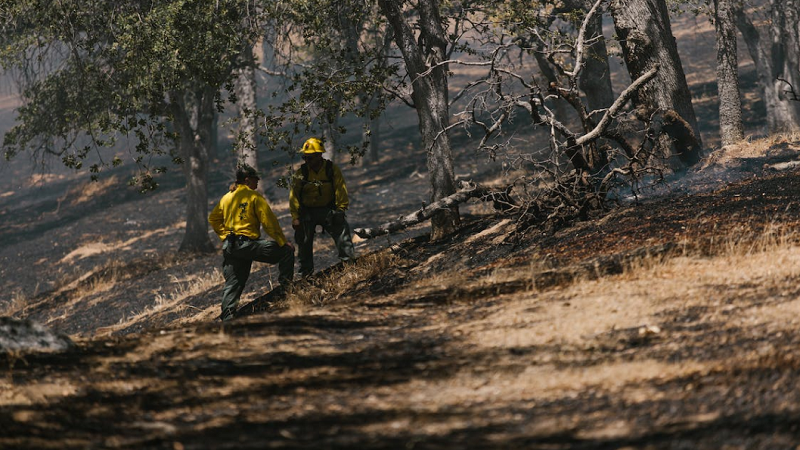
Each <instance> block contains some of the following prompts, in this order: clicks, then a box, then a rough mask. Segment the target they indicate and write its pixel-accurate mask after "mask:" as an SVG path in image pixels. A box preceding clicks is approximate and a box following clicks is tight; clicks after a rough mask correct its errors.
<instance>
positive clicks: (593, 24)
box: [564, 0, 614, 112]
mask: <svg viewBox="0 0 800 450" xmlns="http://www.w3.org/2000/svg"><path fill="white" fill-rule="evenodd" d="M564 3H565V5H566V6H567V7H569V8H571V9H579V10H581V11H583V12H588V11H589V10H591V8H592V4H593V2H592V1H591V0H567V1H565V2H564ZM586 37H587V38H588V39H592V44H591V45H590V46H589V47H588V51H587V53H586V61H585V66H584V69H583V72H582V73H581V77H580V87H581V90H582V91H583V93H584V94H585V95H586V104H587V106H588V108H589V111H590V112H591V111H597V110H600V109H605V108H608V107H609V106H611V104H612V103H614V90H613V89H612V87H611V70H610V69H609V67H608V49H607V48H606V40H605V38H604V37H603V15H602V14H596V15H594V16H593V17H592V18H591V20H590V21H589V26H588V27H587V28H586Z"/></svg>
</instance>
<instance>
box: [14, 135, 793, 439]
mask: <svg viewBox="0 0 800 450" xmlns="http://www.w3.org/2000/svg"><path fill="white" fill-rule="evenodd" d="M755 147H757V146H754V145H744V146H742V147H739V148H728V149H726V150H725V151H724V152H723V151H721V152H717V153H715V154H714V155H712V157H711V158H709V159H708V160H707V161H706V165H705V166H704V167H701V168H698V169H697V170H695V171H694V172H693V173H691V174H689V175H688V176H687V177H685V178H683V179H682V180H683V182H684V183H683V184H682V185H674V186H673V188H674V189H673V190H672V191H671V192H670V193H669V194H668V195H666V196H657V195H654V197H653V198H652V199H650V200H648V201H646V202H643V203H641V204H638V205H628V206H623V207H620V208H618V209H616V210H614V211H613V212H611V213H610V214H609V215H607V216H606V217H604V218H602V219H601V220H598V221H595V222H587V223H581V224H578V225H576V226H574V227H571V228H567V229H564V230H562V231H560V232H558V233H556V234H553V235H547V234H541V233H537V231H536V230H534V229H528V230H527V231H525V232H521V231H522V230H519V229H517V225H516V223H515V222H514V221H513V220H511V219H509V218H504V217H502V216H496V215H493V214H484V215H481V216H480V217H478V216H475V217H471V218H467V220H466V221H465V222H466V223H465V226H464V227H463V229H462V230H461V231H460V232H459V233H458V234H456V235H454V236H452V237H450V238H449V239H447V240H445V241H442V242H435V243H432V242H428V240H427V237H426V236H425V235H424V234H423V235H420V236H419V237H409V238H406V239H404V240H402V241H400V242H396V243H394V244H392V245H387V246H384V247H380V248H379V249H378V250H375V251H372V252H369V251H363V252H362V257H361V260H360V261H359V263H358V264H357V266H356V267H355V268H353V269H352V270H350V271H348V272H341V271H338V270H337V269H336V268H333V269H330V270H329V271H328V272H329V274H330V276H327V275H323V276H321V277H320V278H319V280H318V281H317V285H316V286H314V285H310V286H306V287H305V289H304V290H303V293H297V294H296V295H290V296H289V297H288V298H287V299H271V298H269V296H264V297H260V298H257V299H255V300H254V301H253V302H252V303H250V304H249V306H250V307H251V309H250V310H245V312H244V313H243V314H242V317H240V318H238V319H236V320H234V321H233V322H232V323H230V324H226V325H225V326H222V325H221V324H220V323H219V322H215V321H214V320H213V317H212V315H213V313H212V310H215V309H216V308H217V307H218V306H217V304H216V303H217V301H218V298H219V280H218V279H215V280H213V283H211V285H210V286H208V287H207V288H206V289H207V292H204V293H201V294H197V295H194V296H190V297H188V298H185V299H183V300H181V302H180V303H182V304H183V305H184V306H185V308H184V309H181V308H177V307H173V308H171V309H170V308H168V307H167V308H165V310H171V311H172V314H173V315H172V316H170V315H169V314H167V313H163V314H159V313H158V312H157V311H150V312H147V311H145V312H144V313H142V315H143V316H147V317H148V319H146V320H143V319H142V320H138V321H136V322H135V323H136V324H138V326H140V328H139V329H137V330H135V331H136V332H132V331H133V330H130V329H128V328H126V327H116V328H115V327H112V328H113V333H112V330H105V331H104V330H102V329H98V330H96V331H97V335H96V336H95V337H80V336H81V334H80V333H78V334H76V335H75V334H74V335H73V338H74V339H75V341H76V346H75V348H74V349H72V350H70V351H67V352H63V353H58V354H53V355H48V354H26V355H20V354H13V353H12V354H9V355H7V357H6V358H5V359H4V360H3V362H2V365H3V372H4V373H5V374H6V375H5V377H4V378H3V380H2V381H0V383H2V386H3V389H2V390H0V423H2V425H3V426H2V427H0V430H1V431H0V446H2V447H4V448H343V449H344V448H348V449H351V448H386V449H396V448H619V447H628V448H721V447H726V448H793V446H794V444H795V443H796V442H798V439H800V430H798V427H797V424H798V423H800V421H799V420H800V411H798V409H797V405H798V404H800V399H798V398H797V395H798V390H797V389H796V387H797V383H798V382H800V379H799V378H798V373H800V372H798V361H800V351H798V348H799V347H798V345H797V344H798V341H800V334H798V332H797V324H796V321H797V319H796V317H797V312H798V311H799V310H800V289H799V288H798V287H797V280H798V277H800V272H799V271H798V267H800V264H798V263H800V246H798V239H797V238H798V235H797V231H796V230H797V224H798V218H800V215H799V214H798V206H797V203H796V199H797V198H799V197H798V196H800V181H798V180H800V178H798V175H800V173H798V171H797V170H796V169H793V167H796V165H797V164H798V158H800V143H798V142H796V141H777V142H772V143H766V144H764V145H761V146H760V147H758V148H755ZM165 201H166V200H165ZM62 204H63V203H62ZM62 207H63V206H62ZM165 220H167V221H168V219H165ZM163 233H164V234H167V233H168V232H163ZM149 236H154V237H157V236H159V232H153V233H152V234H149ZM134 246H135V245H131V247H134ZM167 259H168V258H167ZM78 260H79V259H78V258H77V257H76V262H77V261H78ZM144 260H145V261H146V260H147V258H146V257H144ZM131 261H138V260H136V259H133V260H131ZM161 264H165V265H167V263H166V262H164V261H163V260H162V261H161ZM193 265H198V266H200V267H203V266H202V260H194V261H188V262H186V261H182V262H181V263H180V264H177V265H174V266H173V269H174V270H176V271H178V270H182V271H185V272H184V273H195V272H191V271H193V270H194V271H196V270H197V269H192V268H191V267H192V266H193ZM178 267H180V269H178ZM186 267H190V268H188V269H187V268H186ZM116 270H117V274H116V278H115V281H116V283H119V284H122V285H124V286H126V287H125V289H132V288H133V287H136V288H137V289H139V291H138V293H137V294H136V295H142V296H146V294H144V293H145V292H147V289H148V287H149V289H151V291H150V292H151V293H150V294H149V295H150V297H149V298H150V299H151V300H152V298H153V297H152V296H153V291H154V286H153V285H152V284H151V283H154V282H155V281H154V280H152V279H151V278H148V277H149V276H150V275H142V274H143V273H144V274H147V273H150V274H154V273H162V272H161V271H159V270H156V269H155V268H153V267H148V266H147V265H146V264H144V263H141V265H137V264H135V263H133V262H129V263H128V264H127V265H126V264H124V263H123V264H121V265H120V266H118V267H117V269H116ZM148 271H150V272H148ZM95 276H96V277H97V279H98V280H99V279H100V278H101V277H100V274H98V273H97V272H95ZM162 276H163V274H162ZM174 276H175V277H176V278H177V277H178V276H179V275H174ZM126 277H139V278H137V281H136V282H135V283H132V284H125V280H126ZM90 278H91V277H90ZM217 278H218V277H217ZM262 279H263V275H262ZM87 282H88V281H87ZM78 284H80V283H78ZM98 284H99V281H98V282H96V283H95V285H94V286H95V288H97V286H98ZM146 285H147V286H146ZM322 287H324V288H325V289H326V290H325V291H322V290H321V288H322ZM259 289H260V290H259V292H263V287H261V288H259ZM99 290H100V291H103V294H102V295H101V294H98V296H97V297H96V298H97V299H98V300H96V301H98V302H99V301H101V300H99V299H101V298H105V299H107V301H109V302H112V303H113V301H114V300H113V299H114V298H115V297H114V294H113V292H114V287H109V288H106V289H99ZM64 295H65V297H69V294H64ZM134 296H135V295H134ZM134 296H127V295H126V296H124V298H126V299H129V298H132V297H134ZM204 302H205V303H204ZM190 305H194V306H190ZM104 307H110V304H108V305H104ZM81 308H84V309H81ZM153 308H154V309H155V307H154V306H153ZM34 309H35V308H34ZM103 309H104V308H102V307H99V306H98V305H95V306H94V307H93V308H90V307H85V306H84V305H82V302H76V303H75V304H74V305H72V309H71V310H70V309H65V312H64V313H63V317H59V318H56V319H55V320H51V321H50V324H51V325H52V326H53V327H54V328H57V329H58V328H60V327H70V326H73V327H80V326H81V321H83V322H82V323H83V324H84V325H83V326H84V327H91V326H92V324H96V323H99V320H100V319H99V318H98V317H94V316H97V315H101V316H102V314H101V311H102V310H103ZM186 310H191V311H195V312H194V313H191V314H190V313H186V312H185V311H186ZM179 311H184V312H183V313H179ZM23 313H24V314H26V315H29V316H33V315H34V313H35V311H34V312H29V311H28V310H27V309H26V310H23ZM76 316H92V317H85V318H83V319H78V318H77V317H76ZM177 316H180V317H177ZM109 333H112V335H110V336H109V335H108V334H109Z"/></svg>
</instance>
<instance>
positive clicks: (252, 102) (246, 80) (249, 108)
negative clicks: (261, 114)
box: [234, 45, 258, 169]
mask: <svg viewBox="0 0 800 450" xmlns="http://www.w3.org/2000/svg"><path fill="white" fill-rule="evenodd" d="M242 59H243V64H242V66H241V67H240V68H238V69H236V72H237V76H236V81H235V84H234V89H235V91H236V99H237V104H238V106H239V130H238V138H237V150H238V160H239V162H243V163H245V164H247V165H249V166H250V167H254V168H256V169H258V153H257V149H258V140H257V136H256V119H255V115H254V113H255V111H256V108H257V105H256V71H255V57H254V54H253V47H252V46H251V45H247V46H246V47H245V49H244V51H243V52H242Z"/></svg>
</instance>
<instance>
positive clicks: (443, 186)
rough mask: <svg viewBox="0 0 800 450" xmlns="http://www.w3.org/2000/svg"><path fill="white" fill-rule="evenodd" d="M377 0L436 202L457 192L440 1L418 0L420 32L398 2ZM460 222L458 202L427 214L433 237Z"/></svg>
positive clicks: (447, 230) (445, 44)
mask: <svg viewBox="0 0 800 450" xmlns="http://www.w3.org/2000/svg"><path fill="white" fill-rule="evenodd" d="M378 3H379V5H380V7H381V10H382V11H383V13H384V14H385V15H386V17H387V19H388V21H389V25H390V26H391V27H392V29H393V31H394V36H395V42H396V43H397V46H398V47H400V52H401V53H402V54H403V60H404V61H405V64H406V69H407V71H408V75H409V77H410V79H411V80H412V94H411V96H412V99H413V101H414V106H415V107H416V110H417V116H418V118H419V129H420V133H421V135H422V136H421V137H422V145H423V146H425V150H426V152H427V164H428V174H429V177H430V182H431V202H435V201H437V200H439V199H442V198H444V197H447V196H449V195H451V194H453V193H455V192H456V185H455V176H454V175H453V154H452V150H451V148H450V138H449V136H448V133H447V127H448V124H449V105H448V92H447V89H448V80H447V66H446V65H440V64H439V63H441V62H443V61H444V60H445V55H446V47H447V40H446V33H445V30H444V28H442V22H441V20H440V17H439V2H438V1H437V0H420V1H419V2H418V8H419V10H418V11H417V13H418V14H419V23H418V25H419V36H417V35H416V33H415V32H414V30H413V29H412V28H411V26H410V25H409V24H408V23H407V22H406V19H405V16H404V15H403V11H402V9H401V4H400V3H399V2H395V1H393V0H379V1H378ZM418 37H419V39H418ZM459 223H460V218H459V214H458V206H451V207H448V208H444V209H441V210H439V212H437V213H436V214H434V215H433V217H432V218H431V240H437V239H440V238H442V237H443V236H445V235H447V234H450V233H452V232H453V231H455V230H456V228H457V227H458V225H459Z"/></svg>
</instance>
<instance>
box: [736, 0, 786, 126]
mask: <svg viewBox="0 0 800 450" xmlns="http://www.w3.org/2000/svg"><path fill="white" fill-rule="evenodd" d="M784 2H785V0H772V1H771V2H770V13H771V14H770V16H771V18H770V20H769V25H768V26H765V27H763V28H760V29H759V28H757V27H756V26H755V24H754V23H753V20H752V19H751V18H750V17H748V16H747V14H746V13H745V11H744V10H743V9H742V7H741V6H738V7H736V8H735V9H734V18H735V21H736V27H737V28H739V31H740V32H741V33H742V37H743V38H744V42H745V43H746V45H747V50H748V51H749V52H750V57H751V58H753V62H754V63H755V66H756V72H758V79H759V81H760V84H761V85H762V86H763V88H764V94H763V98H764V103H765V105H766V107H767V127H768V128H769V132H770V133H784V132H796V131H800V102H791V101H789V99H788V98H787V95H786V92H785V90H786V89H787V88H788V86H787V85H786V83H785V82H783V81H780V80H779V79H778V78H783V79H785V80H795V84H794V86H797V84H796V82H797V78H800V76H799V75H800V74H799V73H798V70H800V69H799V68H798V67H797V64H796V63H795V64H794V66H792V63H791V62H790V58H789V55H792V54H794V59H795V60H796V59H797V54H798V51H800V49H798V48H796V47H794V48H793V47H792V45H791V43H792V41H794V42H796V41H797V33H798V30H797V11H796V8H797V5H796V3H794V2H786V3H789V5H788V6H790V7H792V8H794V11H786V10H784V8H785V7H786V5H785V4H784ZM791 24H794V27H792V26H790V25H791ZM792 28H794V29H793V30H792ZM787 43H789V44H790V45H788V46H787V45H786V44H787ZM787 50H788V54H787Z"/></svg>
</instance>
